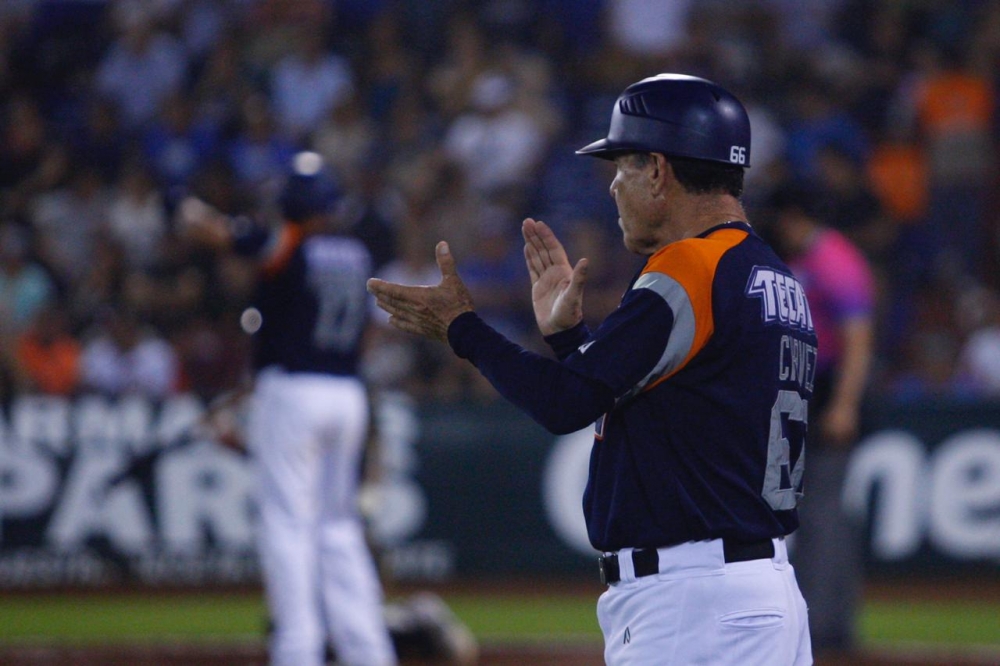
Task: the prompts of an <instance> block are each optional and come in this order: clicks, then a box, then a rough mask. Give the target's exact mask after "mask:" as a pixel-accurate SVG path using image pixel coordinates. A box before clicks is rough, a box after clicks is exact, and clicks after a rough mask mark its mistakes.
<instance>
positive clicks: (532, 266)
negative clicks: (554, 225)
mask: <svg viewBox="0 0 1000 666" xmlns="http://www.w3.org/2000/svg"><path fill="white" fill-rule="evenodd" d="M521 234H522V235H523V236H524V261H525V263H526V264H527V266H528V274H529V275H530V276H531V304H532V306H533V307H534V310H535V321H536V322H537V323H538V329H539V330H540V331H541V332H542V335H552V334H553V333H558V332H559V331H565V330H567V329H570V328H573V327H574V326H576V325H577V324H579V323H580V321H581V320H582V319H583V286H584V284H585V283H586V281H587V260H586V259H580V260H579V261H577V262H576V266H571V265H570V263H569V258H568V257H567V256H566V250H565V249H563V246H562V243H560V242H559V239H558V238H556V235H555V234H554V233H553V232H552V229H550V228H549V226H548V225H547V224H545V223H544V222H538V221H535V220H533V219H531V218H530V217H529V218H528V219H526V220H525V221H524V223H523V224H522V225H521Z"/></svg>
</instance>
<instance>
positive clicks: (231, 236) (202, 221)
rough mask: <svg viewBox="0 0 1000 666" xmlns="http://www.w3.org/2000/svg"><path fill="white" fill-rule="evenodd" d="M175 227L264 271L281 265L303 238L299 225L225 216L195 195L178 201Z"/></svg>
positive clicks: (272, 269)
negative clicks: (277, 225)
mask: <svg viewBox="0 0 1000 666" xmlns="http://www.w3.org/2000/svg"><path fill="white" fill-rule="evenodd" d="M177 221H178V226H179V228H180V229H181V231H182V233H183V234H184V235H185V236H186V237H187V238H189V239H190V240H192V241H194V242H196V243H198V244H200V245H203V246H206V247H210V248H212V249H214V250H216V251H230V250H231V251H233V252H235V253H236V254H238V255H240V256H242V257H245V258H247V259H250V260H252V261H253V262H255V263H256V264H257V267H258V268H259V269H260V270H262V271H263V272H265V273H268V272H272V271H274V270H276V269H277V268H278V267H280V266H282V265H283V264H284V262H285V261H286V260H287V259H288V257H289V256H290V255H291V254H292V252H293V251H294V249H295V247H296V246H297V245H298V244H299V243H300V242H301V240H302V235H303V233H302V229H301V228H300V227H299V226H298V225H292V224H285V225H282V226H281V227H280V228H272V227H269V226H266V225H264V224H261V223H258V222H256V221H254V220H252V219H250V218H249V217H247V216H245V215H238V216H230V215H226V214H225V213H223V212H222V211H220V210H218V209H217V208H215V207H213V206H211V205H209V204H207V203H205V202H204V201H202V200H201V199H198V198H196V197H188V198H186V199H184V201H182V202H181V204H180V206H179V207H178V214H177Z"/></svg>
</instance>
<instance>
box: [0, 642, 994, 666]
mask: <svg viewBox="0 0 1000 666" xmlns="http://www.w3.org/2000/svg"><path fill="white" fill-rule="evenodd" d="M997 657H998V654H997V653H996V652H992V653H982V654H975V653H972V654H969V653H954V652H948V651H941V652H927V651H921V652H915V651H911V652H907V651H906V650H900V651H870V652H861V653H858V654H853V655H844V656H842V657H827V658H820V659H817V661H816V665H817V666H987V665H993V664H996V663H998V662H997ZM0 663H2V664H4V666H266V664H267V659H266V655H265V652H264V648H263V645H233V644H228V645H215V646H210V645H201V646H192V645H188V646H184V645H147V646H119V647H109V646H108V647H87V648H83V647H80V648H45V647H34V648H28V647H23V648H6V649H3V648H0ZM403 664H404V666H448V665H447V664H444V663H439V662H429V661H423V660H421V661H405V662H403ZM477 664H478V666H525V665H528V664H540V665H544V666H601V665H602V664H604V660H603V659H602V657H601V648H600V646H599V645H593V644H591V645H576V646H574V645H543V644H521V645H512V644H508V645H484V646H483V647H482V654H481V658H480V659H479V661H478V662H477Z"/></svg>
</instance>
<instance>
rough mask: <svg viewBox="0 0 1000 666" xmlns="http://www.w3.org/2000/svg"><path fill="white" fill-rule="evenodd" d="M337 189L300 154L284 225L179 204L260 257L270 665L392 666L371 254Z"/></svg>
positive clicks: (256, 421)
mask: <svg viewBox="0 0 1000 666" xmlns="http://www.w3.org/2000/svg"><path fill="white" fill-rule="evenodd" d="M337 198H338V191H337V188H336V186H335V184H334V183H333V181H332V180H331V179H330V178H329V176H328V175H327V173H326V171H325V169H324V165H323V160H322V158H321V157H320V156H319V155H318V154H316V153H312V152H303V153H299V154H298V155H296V156H295V159H294V165H293V169H292V172H291V175H290V176H289V178H288V181H287V184H286V185H285V188H284V191H283V193H282V195H281V198H280V202H279V203H280V207H281V212H282V215H283V218H284V223H283V224H282V225H281V226H280V227H278V228H276V229H270V228H265V227H261V226H254V225H251V224H249V223H248V222H245V221H244V222H242V223H240V222H239V221H233V220H229V219H227V218H225V217H223V216H220V215H218V214H215V213H213V212H212V211H210V209H207V208H206V206H205V204H202V203H200V202H197V201H188V202H186V203H185V204H183V205H184V206H185V207H186V208H187V210H184V211H182V218H183V219H184V220H185V221H186V222H187V224H188V225H189V227H191V228H192V230H196V231H197V233H200V234H201V235H202V237H204V238H206V239H207V240H210V242H213V243H214V244H215V245H218V246H231V247H233V248H234V249H235V250H236V251H237V252H240V253H242V254H244V255H247V256H251V257H254V258H256V260H257V261H258V265H259V267H260V281H259V288H258V294H257V299H256V302H255V304H254V308H251V309H248V310H247V311H246V312H245V313H244V315H243V317H242V319H241V323H242V325H243V327H244V329H245V330H247V331H248V332H250V333H253V334H254V341H255V355H254V369H255V371H256V380H255V386H254V393H253V398H252V401H253V402H252V404H253V407H252V409H251V414H250V419H249V424H248V428H247V431H248V440H249V441H248V445H249V449H250V452H251V454H252V456H253V459H254V460H255V461H256V467H257V470H256V471H257V473H258V474H259V493H258V507H259V512H260V516H259V518H260V520H259V547H260V555H261V564H262V566H263V572H264V582H265V589H266V592H267V598H268V605H269V610H270V613H271V618H272V622H273V631H272V633H271V637H270V653H271V662H272V663H273V664H276V665H282V666H284V665H288V666H314V665H318V664H322V663H324V645H325V643H326V641H327V640H331V641H332V643H333V647H334V650H335V652H336V654H337V658H338V659H339V663H342V664H345V665H356V666H383V665H387V664H395V663H396V662H397V659H396V655H395V652H394V650H393V647H392V644H391V642H390V639H389V634H388V632H387V630H386V627H385V623H384V619H383V614H382V590H381V586H380V583H379V579H378V576H377V572H376V569H375V566H374V563H373V561H372V557H371V554H370V553H369V551H368V548H367V545H366V542H365V535H364V527H363V524H362V521H361V519H360V517H359V514H358V507H357V490H358V483H359V471H360V468H361V456H362V452H363V448H364V445H365V439H366V433H367V430H368V426H369V408H368V397H367V392H366V389H365V387H364V385H363V384H362V382H361V381H360V380H359V379H358V377H357V376H356V371H357V368H358V357H359V353H360V345H361V341H362V336H363V334H364V331H365V327H366V325H367V314H368V294H367V293H366V292H365V279H366V278H367V276H368V275H370V273H371V270H372V263H371V258H370V256H369V253H368V251H367V250H366V248H365V246H364V245H363V244H362V243H361V241H359V240H358V239H356V238H353V237H351V236H348V235H344V234H340V233H337V230H336V224H335V222H334V216H333V215H332V211H333V209H334V205H335V204H336V201H337Z"/></svg>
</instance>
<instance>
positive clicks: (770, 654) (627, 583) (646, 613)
mask: <svg viewBox="0 0 1000 666" xmlns="http://www.w3.org/2000/svg"><path fill="white" fill-rule="evenodd" d="M774 545H775V556H774V558H773V559H764V560H751V561H748V562H734V563H732V564H726V563H725V560H724V559H723V551H722V542H721V541H720V540H715V541H697V542H689V543H685V544H681V545H679V546H674V547H672V548H661V549H660V550H659V554H660V566H659V571H660V573H659V574H658V575H651V576H643V577H642V578H636V577H635V574H634V572H633V568H632V559H631V550H632V549H629V548H626V549H623V550H621V551H619V554H618V555H619V557H618V562H619V566H620V567H621V582H619V583H615V584H614V585H610V586H608V589H607V591H606V592H605V593H604V594H602V595H601V597H600V599H599V600H598V603H597V618H598V621H599V622H600V625H601V630H602V631H603V632H604V659H605V661H606V662H607V663H608V664H609V665H610V666H624V665H626V664H627V665H629V666H640V665H641V666H668V665H671V666H690V665H693V664H704V665H706V666H709V665H710V666H725V665H729V664H731V665H732V666H805V665H808V664H812V649H811V647H810V643H809V625H808V618H807V612H806V604H805V601H804V600H803V598H802V594H801V593H800V592H799V587H798V584H797V583H796V581H795V572H794V570H793V569H792V566H791V565H790V564H789V563H788V553H787V551H786V549H785V543H784V541H783V540H778V539H776V540H775V541H774Z"/></svg>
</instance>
